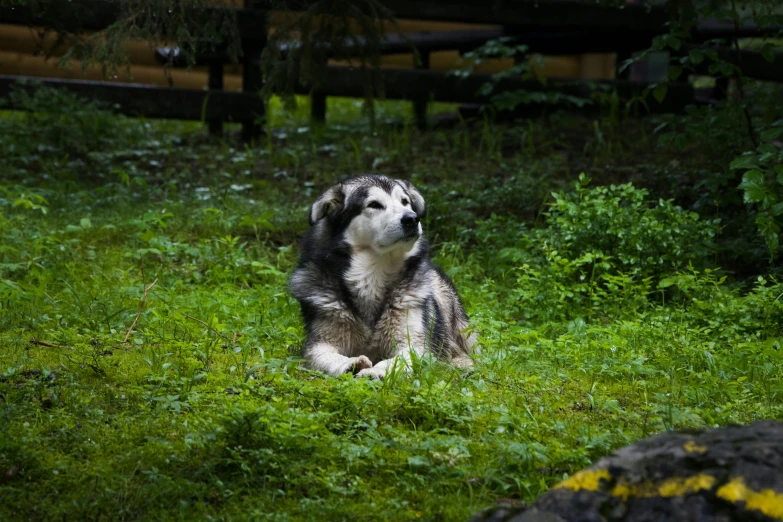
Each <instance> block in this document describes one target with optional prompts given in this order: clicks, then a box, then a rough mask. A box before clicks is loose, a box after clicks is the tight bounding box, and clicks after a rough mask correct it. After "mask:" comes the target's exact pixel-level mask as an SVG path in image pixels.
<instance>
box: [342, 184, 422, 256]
mask: <svg viewBox="0 0 783 522" xmlns="http://www.w3.org/2000/svg"><path fill="white" fill-rule="evenodd" d="M409 212H413V209H412V208H411V202H410V198H409V197H408V196H407V195H406V194H405V191H404V190H403V189H402V187H400V186H395V187H394V188H393V189H392V192H391V194H389V193H387V192H386V191H385V190H383V189H382V188H380V187H371V188H370V190H369V193H368V195H367V198H366V199H365V201H364V209H363V210H362V212H361V214H359V215H358V216H356V217H355V218H354V219H353V220H352V221H351V224H350V225H348V228H347V230H346V239H347V240H348V243H349V244H350V245H351V246H353V247H357V248H360V249H361V248H371V249H372V250H374V251H375V252H376V253H378V254H386V253H389V252H391V251H394V250H401V251H402V252H407V251H409V250H410V249H411V248H413V245H414V244H415V243H416V241H418V239H419V237H420V236H421V233H422V230H421V223H419V224H418V225H417V234H416V236H415V237H412V238H406V237H405V230H404V229H403V226H402V218H403V216H404V215H405V214H406V213H409Z"/></svg>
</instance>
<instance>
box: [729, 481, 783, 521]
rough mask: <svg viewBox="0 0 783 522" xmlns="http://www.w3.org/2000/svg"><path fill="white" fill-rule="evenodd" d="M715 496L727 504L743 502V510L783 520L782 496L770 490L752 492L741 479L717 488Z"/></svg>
mask: <svg viewBox="0 0 783 522" xmlns="http://www.w3.org/2000/svg"><path fill="white" fill-rule="evenodd" d="M717 495H718V497H720V498H722V499H724V500H728V501H729V502H733V503H737V502H745V509H749V510H754V511H761V512H762V513H764V514H765V515H767V516H768V517H771V518H775V519H777V520H783V494H781V493H777V492H775V491H773V490H771V489H764V490H761V491H754V490H752V489H750V488H749V487H748V486H746V485H745V481H744V480H742V478H741V477H737V478H735V479H732V480H731V482H729V483H728V484H724V485H723V486H721V487H720V488H718V491H717Z"/></svg>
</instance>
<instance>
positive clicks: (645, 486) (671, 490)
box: [611, 474, 715, 500]
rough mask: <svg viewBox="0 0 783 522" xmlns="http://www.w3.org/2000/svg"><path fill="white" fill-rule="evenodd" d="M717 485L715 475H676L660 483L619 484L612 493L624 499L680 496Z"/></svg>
mask: <svg viewBox="0 0 783 522" xmlns="http://www.w3.org/2000/svg"><path fill="white" fill-rule="evenodd" d="M714 485H715V477H713V476H711V475H703V474H702V475H694V476H692V477H684V478H683V477H674V478H670V479H667V480H665V481H663V482H661V483H660V484H657V485H656V484H653V483H652V482H642V483H640V484H623V483H621V484H617V485H616V486H615V487H614V488H613V489H612V492H611V493H612V495H613V496H615V497H620V498H622V499H623V500H628V498H652V497H678V496H682V495H687V494H689V493H696V492H697V491H701V490H704V489H710V488H712V486H714Z"/></svg>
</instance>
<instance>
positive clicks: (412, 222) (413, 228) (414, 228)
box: [400, 212, 419, 239]
mask: <svg viewBox="0 0 783 522" xmlns="http://www.w3.org/2000/svg"><path fill="white" fill-rule="evenodd" d="M400 224H401V225H402V231H403V233H404V234H405V239H413V238H414V237H417V236H418V235H419V216H418V215H416V213H415V212H406V213H405V214H403V216H402V219H400Z"/></svg>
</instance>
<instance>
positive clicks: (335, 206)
mask: <svg viewBox="0 0 783 522" xmlns="http://www.w3.org/2000/svg"><path fill="white" fill-rule="evenodd" d="M344 205H345V190H344V189H343V184H342V183H340V184H339V185H335V186H333V187H332V188H330V189H329V190H327V191H326V192H324V193H323V194H322V195H321V197H320V198H318V199H317V200H316V202H315V203H313V206H312V208H311V209H310V225H311V226H312V225H315V223H316V221H318V220H319V219H323V218H325V217H326V216H329V217H334V216H336V215H337V214H338V213H339V212H340V211H341V210H342V209H343V206H344Z"/></svg>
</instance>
